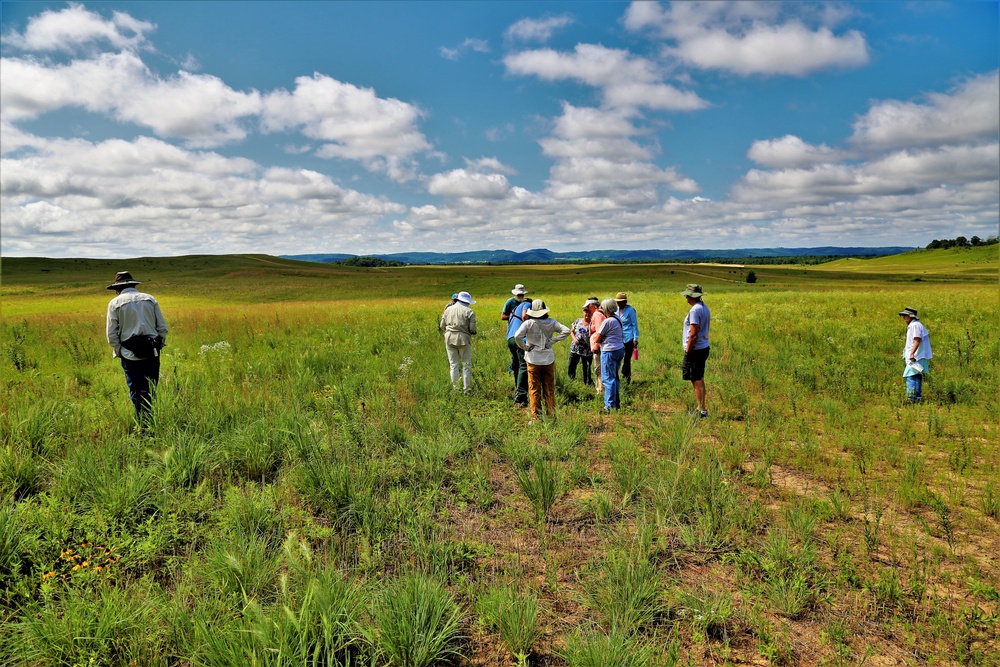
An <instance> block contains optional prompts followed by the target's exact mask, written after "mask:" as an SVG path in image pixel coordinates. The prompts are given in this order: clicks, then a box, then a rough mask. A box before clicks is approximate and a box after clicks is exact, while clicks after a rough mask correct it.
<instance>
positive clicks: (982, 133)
mask: <svg viewBox="0 0 1000 667" xmlns="http://www.w3.org/2000/svg"><path fill="white" fill-rule="evenodd" d="M998 133H1000V74H998V71H997V70H994V71H993V72H990V73H988V74H982V75H979V76H976V77H972V78H970V79H968V80H966V81H964V82H963V83H961V84H960V85H958V86H956V87H955V88H954V89H953V90H952V91H951V92H950V93H930V94H928V95H927V96H926V101H925V102H923V103H918V102H903V101H899V100H886V101H884V102H879V103H877V104H875V105H873V106H872V107H871V108H870V109H869V110H868V113H866V114H864V115H863V116H861V117H860V118H858V120H857V121H856V122H855V123H854V134H853V136H852V137H851V140H852V142H853V143H855V144H856V145H858V146H862V147H868V148H897V147H901V146H924V145H938V144H944V143H956V142H969V141H981V140H983V139H987V140H988V139H995V138H996V137H997V134H998Z"/></svg>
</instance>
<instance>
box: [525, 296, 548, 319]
mask: <svg viewBox="0 0 1000 667" xmlns="http://www.w3.org/2000/svg"><path fill="white" fill-rule="evenodd" d="M548 312H549V309H548V308H546V307H545V302H544V301H542V300H541V299H535V300H534V301H532V302H531V308H529V309H528V311H527V312H526V313H525V315H527V316H528V317H544V316H545V315H547V314H548Z"/></svg>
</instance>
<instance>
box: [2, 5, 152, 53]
mask: <svg viewBox="0 0 1000 667" xmlns="http://www.w3.org/2000/svg"><path fill="white" fill-rule="evenodd" d="M154 29H155V26H154V25H153V24H152V23H148V22H146V21H139V20H137V19H135V18H133V17H132V16H130V15H129V14H125V13H124V12H114V13H113V14H112V17H111V19H110V20H109V19H105V18H104V17H102V16H101V15H100V14H96V13H94V12H92V11H89V10H88V9H86V8H85V7H84V6H83V5H79V4H70V6H69V7H67V8H65V9H61V10H58V11H53V10H45V11H43V12H42V13H41V14H39V15H38V16H35V17H33V18H31V19H30V20H29V21H28V25H27V27H26V28H25V30H24V33H23V34H21V33H18V32H11V33H9V34H7V35H4V42H5V43H6V44H7V45H8V46H11V47H14V48H17V49H21V50H24V51H40V52H47V51H68V52H72V51H75V50H77V49H79V48H80V47H84V46H111V47H112V48H115V49H136V48H138V47H140V46H143V45H144V44H145V43H146V33H148V32H152V31H153V30H154Z"/></svg>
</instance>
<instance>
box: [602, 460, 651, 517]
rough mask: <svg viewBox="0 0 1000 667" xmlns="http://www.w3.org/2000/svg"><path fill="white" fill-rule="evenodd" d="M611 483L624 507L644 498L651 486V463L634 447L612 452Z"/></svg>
mask: <svg viewBox="0 0 1000 667" xmlns="http://www.w3.org/2000/svg"><path fill="white" fill-rule="evenodd" d="M611 482H612V485H613V487H614V490H615V491H616V492H617V494H618V497H619V500H620V502H621V505H622V507H625V506H627V505H629V504H630V503H632V502H634V501H636V500H638V499H639V498H641V497H642V493H643V491H644V490H645V489H646V487H647V486H648V485H649V461H648V460H647V459H646V457H645V456H643V454H642V452H640V451H639V450H638V449H637V448H636V447H635V446H634V445H633V446H619V447H616V448H614V449H613V450H612V453H611Z"/></svg>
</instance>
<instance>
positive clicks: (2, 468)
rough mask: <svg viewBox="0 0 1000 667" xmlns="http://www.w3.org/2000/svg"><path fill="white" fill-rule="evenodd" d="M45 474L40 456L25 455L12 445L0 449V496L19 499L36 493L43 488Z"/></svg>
mask: <svg viewBox="0 0 1000 667" xmlns="http://www.w3.org/2000/svg"><path fill="white" fill-rule="evenodd" d="M45 476H46V475H45V464H44V461H43V460H42V459H41V458H39V457H36V456H31V455H25V454H23V453H21V452H18V451H16V450H15V449H14V448H12V447H4V448H3V449H2V450H0V496H11V497H13V499H14V500H15V501H20V500H24V499H25V498H30V497H31V496H34V495H37V494H38V493H40V492H41V491H42V490H43V489H44V488H45Z"/></svg>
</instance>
